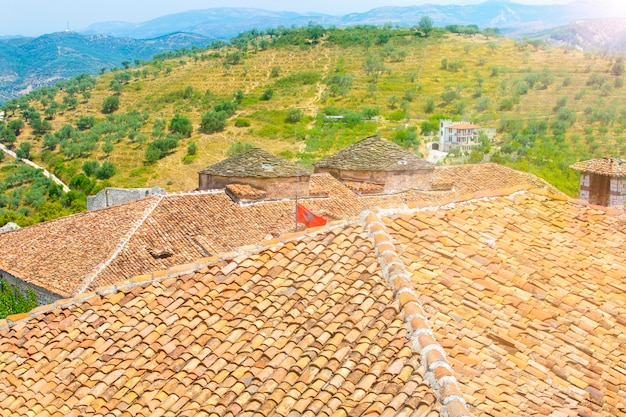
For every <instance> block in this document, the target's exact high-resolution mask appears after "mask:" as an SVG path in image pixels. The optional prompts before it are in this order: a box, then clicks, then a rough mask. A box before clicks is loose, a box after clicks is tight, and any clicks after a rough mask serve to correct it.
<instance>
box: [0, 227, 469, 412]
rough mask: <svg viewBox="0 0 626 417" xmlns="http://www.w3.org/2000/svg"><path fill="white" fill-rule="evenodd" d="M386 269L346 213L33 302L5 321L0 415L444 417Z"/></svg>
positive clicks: (451, 407)
mask: <svg viewBox="0 0 626 417" xmlns="http://www.w3.org/2000/svg"><path fill="white" fill-rule="evenodd" d="M340 248H341V249H340ZM338 251H339V252H340V253H341V256H339V257H338V258H334V255H335V254H337V252H338ZM331 258H333V259H334V260H333V261H332V262H327V260H329V259H331ZM357 259H358V261H357ZM394 259H395V258H394ZM398 259H399V258H398ZM309 261H310V266H308V267H306V268H309V272H307V273H305V272H304V271H306V270H307V269H306V268H305V269H300V265H302V263H303V262H305V263H306V264H309ZM387 269H388V268H386V267H384V270H387ZM296 270H301V271H302V273H294V271H296ZM381 274H382V271H381V269H380V268H379V267H378V266H377V261H376V254H375V250H374V248H373V240H372V239H371V238H370V237H369V236H368V234H367V232H366V231H365V230H364V229H363V228H362V227H361V226H358V225H345V226H343V227H340V228H335V229H332V230H328V231H325V232H324V233H318V234H316V235H314V236H307V237H305V238H304V240H297V241H293V242H286V243H284V244H283V245H281V246H277V247H273V248H271V249H266V250H265V251H262V252H260V253H258V254H256V255H242V256H238V257H236V258H233V259H231V260H229V261H217V263H215V264H210V265H208V266H207V267H206V268H205V272H202V273H200V272H196V273H193V274H187V275H185V276H179V277H178V278H165V279H163V278H159V279H157V280H154V279H153V280H149V281H146V280H130V281H129V283H128V284H124V285H121V286H120V287H124V288H125V289H123V290H121V291H120V292H114V293H106V294H103V295H98V294H96V293H92V294H88V295H85V296H84V297H82V298H80V299H73V300H72V301H71V302H68V303H67V304H65V303H61V304H60V305H64V307H62V308H57V309H53V310H45V309H42V310H40V311H37V312H36V314H38V316H37V319H36V320H35V319H31V320H30V321H26V322H24V321H22V322H19V323H17V324H14V325H13V326H11V327H10V328H9V329H1V330H0V341H1V343H2V345H3V349H2V351H0V387H1V388H2V389H1V390H0V405H1V406H2V410H3V411H2V413H4V414H2V413H0V414H2V415H8V414H10V415H29V413H32V412H33V411H34V410H37V413H38V414H40V415H46V414H49V415H54V414H55V413H60V414H63V415H68V414H71V413H72V412H76V413H77V414H79V415H96V414H99V413H103V412H105V411H104V410H105V409H106V410H107V411H106V412H111V413H113V414H120V413H123V412H129V413H131V414H133V415H139V416H141V415H146V416H147V415H160V414H162V415H188V414H190V413H192V414H197V412H198V410H201V409H204V410H209V409H211V410H213V411H214V412H216V413H219V414H221V415H226V414H227V413H232V414H233V415H243V413H245V412H247V411H250V412H252V413H253V414H254V415H268V414H270V413H275V414H276V415H291V414H290V413H293V412H294V411H296V412H298V413H304V414H307V413H313V414H315V415H340V414H342V413H345V414H346V415H363V414H364V413H365V412H366V411H367V410H369V411H370V412H371V411H374V410H379V414H380V415H398V414H405V413H409V412H411V410H413V409H414V408H419V409H420V410H422V411H421V412H422V413H427V412H428V411H430V412H431V413H432V415H439V409H440V407H442V406H441V404H440V403H438V402H437V399H436V397H435V396H434V395H432V394H431V388H430V387H429V386H428V383H427V382H426V381H425V379H424V376H423V368H422V365H421V363H420V360H419V356H416V355H415V354H414V353H413V352H412V351H411V347H410V345H409V344H407V341H406V338H407V336H408V333H407V330H406V329H405V327H404V326H403V323H402V318H401V316H400V315H399V314H398V311H397V310H396V308H395V307H394V305H393V302H392V300H393V299H394V295H393V291H392V288H390V287H388V286H387V285H386V283H385V281H384V280H383V279H382V275H381ZM242 277H245V279H242ZM135 281H136V282H135ZM133 282H134V283H133ZM405 291H406V290H405ZM243 300H245V303H243V302H242V301H243ZM330 329H332V331H331V330H330ZM359 346H363V349H360V348H359ZM31 347H36V348H35V349H31ZM50 358H54V359H53V360H52V361H50V360H51V359H50ZM26 359H28V360H26ZM52 376H55V377H54V378H50V377H52ZM26 380H27V381H29V383H27V384H25V383H23V381H26ZM444 386H445V385H444ZM409 387H410V388H409ZM451 392H454V393H456V391H455V390H452V391H451ZM457 394H458V393H457ZM454 395H456V394H454ZM444 398H448V397H447V394H446V396H444ZM456 401H457V400H453V401H451V402H449V403H448V405H445V406H443V407H448V415H450V416H460V415H462V414H461V411H458V412H457V411H454V410H456V408H455V407H460V406H461V405H460V404H457V402H456Z"/></svg>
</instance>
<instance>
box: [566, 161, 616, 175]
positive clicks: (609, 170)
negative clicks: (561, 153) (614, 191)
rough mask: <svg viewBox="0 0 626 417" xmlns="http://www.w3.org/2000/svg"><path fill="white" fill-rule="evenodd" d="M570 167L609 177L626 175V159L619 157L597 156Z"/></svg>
mask: <svg viewBox="0 0 626 417" xmlns="http://www.w3.org/2000/svg"><path fill="white" fill-rule="evenodd" d="M570 168H572V169H575V170H576V171H582V172H589V173H592V174H598V175H605V176H609V177H626V160H624V159H618V158H596V159H590V160H588V161H580V162H576V163H575V164H573V165H570Z"/></svg>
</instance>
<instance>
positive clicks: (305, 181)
mask: <svg viewBox="0 0 626 417" xmlns="http://www.w3.org/2000/svg"><path fill="white" fill-rule="evenodd" d="M309 180H310V177H309V176H308V175H306V176H301V177H283V178H253V177H245V178H242V177H222V176H218V175H209V174H200V176H199V189H200V190H216V189H223V188H225V187H226V186H227V185H229V184H245V185H249V186H251V187H254V188H257V189H259V190H263V191H265V192H266V193H267V196H266V199H268V200H280V199H283V198H296V193H297V195H298V197H308V196H309Z"/></svg>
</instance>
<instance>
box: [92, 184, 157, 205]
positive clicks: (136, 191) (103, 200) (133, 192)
mask: <svg viewBox="0 0 626 417" xmlns="http://www.w3.org/2000/svg"><path fill="white" fill-rule="evenodd" d="M165 192H166V191H165V189H163V188H161V187H152V188H105V189H104V190H101V191H100V192H99V193H98V194H96V195H90V196H89V197H87V210H96V209H101V208H105V207H111V206H115V205H118V204H123V203H128V202H130V201H135V200H139V199H140V198H146V197H149V196H151V195H156V194H165Z"/></svg>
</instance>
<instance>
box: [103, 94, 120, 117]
mask: <svg viewBox="0 0 626 417" xmlns="http://www.w3.org/2000/svg"><path fill="white" fill-rule="evenodd" d="M119 108H120V98H119V97H118V96H109V97H107V98H105V99H104V102H102V110H101V111H102V113H104V114H111V113H113V112H114V111H115V110H117V109H119Z"/></svg>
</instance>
